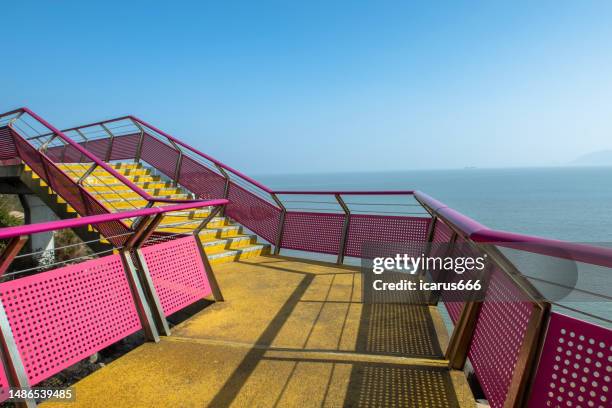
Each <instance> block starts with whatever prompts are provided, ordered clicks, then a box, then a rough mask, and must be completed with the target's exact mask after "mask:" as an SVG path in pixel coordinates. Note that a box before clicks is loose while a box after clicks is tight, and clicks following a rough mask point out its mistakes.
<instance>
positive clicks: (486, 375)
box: [468, 269, 533, 408]
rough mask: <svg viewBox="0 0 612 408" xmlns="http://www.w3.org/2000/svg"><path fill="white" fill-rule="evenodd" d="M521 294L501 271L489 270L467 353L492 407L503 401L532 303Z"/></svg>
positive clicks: (499, 404)
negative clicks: (481, 303)
mask: <svg viewBox="0 0 612 408" xmlns="http://www.w3.org/2000/svg"><path fill="white" fill-rule="evenodd" d="M523 298H524V296H523V295H522V294H521V292H520V291H519V289H518V288H517V287H516V286H515V285H514V283H512V281H511V280H510V279H509V278H508V277H507V276H506V275H505V274H504V272H502V271H500V270H498V269H495V270H494V271H493V272H492V274H491V278H490V282H489V287H488V289H487V294H486V298H485V302H483V305H482V308H481V310H480V315H479V316H478V321H477V323H476V329H475V331H474V337H473V338H472V343H471V344H470V351H469V354H468V356H469V358H470V362H471V363H472V366H473V367H474V372H475V373H476V376H477V377H478V381H479V382H480V384H481V385H482V388H483V390H484V392H485V395H486V396H487V400H488V401H489V404H490V405H491V406H492V407H494V408H497V407H502V406H503V405H504V401H505V400H506V395H507V394H508V388H509V386H510V382H511V379H512V375H513V374H514V369H515V366H516V361H517V358H518V354H519V350H520V347H521V345H522V343H523V338H524V336H525V332H526V330H527V324H528V322H529V319H530V317H531V314H532V312H533V305H532V304H531V303H529V302H525V301H523Z"/></svg>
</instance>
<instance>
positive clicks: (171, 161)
mask: <svg viewBox="0 0 612 408" xmlns="http://www.w3.org/2000/svg"><path fill="white" fill-rule="evenodd" d="M178 155H179V153H178V152H177V151H176V150H175V149H174V148H173V147H172V146H168V145H167V144H165V143H163V142H162V141H160V140H157V139H156V138H154V137H153V136H151V135H149V134H146V133H145V137H144V140H143V143H142V151H141V154H140V156H141V157H142V159H143V160H144V161H146V162H147V163H149V164H150V165H151V166H153V167H155V168H156V169H157V170H159V171H161V172H162V173H164V174H165V175H166V176H168V177H171V178H172V177H174V172H175V170H176V163H177V159H178ZM215 198H219V197H215Z"/></svg>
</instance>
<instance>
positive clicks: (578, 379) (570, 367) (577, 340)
mask: <svg viewBox="0 0 612 408" xmlns="http://www.w3.org/2000/svg"><path fill="white" fill-rule="evenodd" d="M611 379H612V330H610V329H607V328H605V327H601V326H597V325H595V324H592V323H588V322H585V321H583V320H578V319H574V318H572V317H569V316H565V315H562V314H558V313H552V314H551V318H550V323H549V325H548V331H547V333H546V340H545V341H544V348H543V351H542V356H541V357H540V362H539V365H538V371H537V374H536V379H535V383H534V387H533V391H532V393H531V396H530V399H529V407H532V408H540V407H559V406H563V407H599V408H605V407H610V406H612V391H610V390H611V389H612V380H611Z"/></svg>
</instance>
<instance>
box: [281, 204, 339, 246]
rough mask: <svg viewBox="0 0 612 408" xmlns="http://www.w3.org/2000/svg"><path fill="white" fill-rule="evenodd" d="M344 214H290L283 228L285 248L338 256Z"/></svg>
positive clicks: (297, 212) (293, 212)
mask: <svg viewBox="0 0 612 408" xmlns="http://www.w3.org/2000/svg"><path fill="white" fill-rule="evenodd" d="M344 217H345V216H344V214H331V213H328V214H321V213H313V212H300V211H291V212H288V213H287V215H286V217H285V226H284V228H283V240H282V244H281V246H282V247H283V248H289V249H298V250H302V251H312V252H321V253H325V254H337V253H338V251H339V248H340V241H341V239H342V227H343V225H344Z"/></svg>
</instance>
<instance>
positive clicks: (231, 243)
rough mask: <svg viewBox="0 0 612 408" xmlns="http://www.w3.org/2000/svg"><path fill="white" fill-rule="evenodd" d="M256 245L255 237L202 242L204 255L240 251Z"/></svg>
mask: <svg viewBox="0 0 612 408" xmlns="http://www.w3.org/2000/svg"><path fill="white" fill-rule="evenodd" d="M256 243H257V236H255V235H237V236H235V237H229V238H222V239H213V240H210V241H202V246H203V247H204V250H205V251H206V253H207V254H208V253H217V252H220V251H221V250H223V249H241V248H246V247H248V246H251V245H254V244H256Z"/></svg>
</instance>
